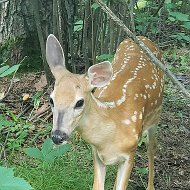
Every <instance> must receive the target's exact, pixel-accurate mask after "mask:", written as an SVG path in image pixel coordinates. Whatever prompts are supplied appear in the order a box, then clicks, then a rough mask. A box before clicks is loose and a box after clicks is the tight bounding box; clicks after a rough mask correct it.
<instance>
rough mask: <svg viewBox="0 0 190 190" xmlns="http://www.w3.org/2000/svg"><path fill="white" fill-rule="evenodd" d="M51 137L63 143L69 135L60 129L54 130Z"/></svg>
mask: <svg viewBox="0 0 190 190" xmlns="http://www.w3.org/2000/svg"><path fill="white" fill-rule="evenodd" d="M51 138H52V141H53V143H55V144H61V143H62V142H63V141H66V140H67V139H68V135H67V134H66V133H62V132H61V131H60V130H55V131H52V134H51Z"/></svg>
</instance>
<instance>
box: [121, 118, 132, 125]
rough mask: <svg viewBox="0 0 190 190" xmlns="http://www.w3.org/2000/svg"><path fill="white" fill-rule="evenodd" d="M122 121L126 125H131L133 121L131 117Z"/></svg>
mask: <svg viewBox="0 0 190 190" xmlns="http://www.w3.org/2000/svg"><path fill="white" fill-rule="evenodd" d="M122 123H124V124H126V125H130V124H131V121H130V120H129V119H125V120H123V121H122Z"/></svg>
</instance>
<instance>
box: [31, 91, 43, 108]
mask: <svg viewBox="0 0 190 190" xmlns="http://www.w3.org/2000/svg"><path fill="white" fill-rule="evenodd" d="M42 94H43V91H38V92H36V94H34V96H33V97H32V100H33V101H34V108H35V109H38V108H39V105H40V98H41V95H42Z"/></svg>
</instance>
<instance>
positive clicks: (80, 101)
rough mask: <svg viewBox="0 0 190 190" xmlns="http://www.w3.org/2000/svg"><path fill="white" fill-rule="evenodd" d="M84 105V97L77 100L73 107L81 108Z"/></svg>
mask: <svg viewBox="0 0 190 190" xmlns="http://www.w3.org/2000/svg"><path fill="white" fill-rule="evenodd" d="M83 105H84V99H81V100H79V101H78V102H77V103H76V104H75V109H77V108H81V107H82V106H83Z"/></svg>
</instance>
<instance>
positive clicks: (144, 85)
mask: <svg viewBox="0 0 190 190" xmlns="http://www.w3.org/2000/svg"><path fill="white" fill-rule="evenodd" d="M138 38H139V39H140V40H141V41H143V42H144V44H145V45H146V46H147V47H148V48H149V49H150V50H151V51H152V52H153V53H154V54H155V55H156V56H157V58H158V59H160V60H161V53H160V52H159V50H158V48H157V47H156V45H155V44H154V43H153V42H151V41H150V40H149V39H148V38H145V37H138ZM46 58H47V62H48V64H49V66H50V69H51V71H52V73H53V75H54V77H55V86H54V90H53V92H52V94H51V95H50V103H51V104H52V111H53V129H52V133H51V135H52V140H53V142H54V143H55V144H60V143H63V142H65V141H67V139H68V138H69V136H70V135H71V133H72V132H73V131H74V130H77V131H78V132H79V133H80V134H81V136H82V138H83V139H84V140H85V141H87V142H88V143H90V144H91V145H92V150H93V159H94V184H93V189H94V190H103V189H104V183H105V175H106V166H107V165H110V164H116V163H118V172H117V177H116V181H115V185H114V189H116V190H125V189H126V188H127V185H128V181H129V177H130V174H131V170H132V168H133V162H134V156H135V152H136V149H137V145H138V141H139V139H140V138H141V136H142V133H143V132H145V131H147V133H148V159H149V176H148V187H147V189H148V190H154V184H153V181H154V156H155V152H156V126H157V124H158V122H159V117H160V112H161V107H162V106H161V104H162V94H163V86H164V73H163V72H162V71H161V69H159V68H158V67H156V66H155V65H154V64H153V63H152V62H151V61H150V60H149V58H148V57H147V56H146V54H145V53H144V52H143V51H142V50H141V48H140V47H139V46H138V45H136V44H135V43H134V42H133V41H132V40H131V39H126V40H124V41H123V42H121V44H120V45H119V47H118V49H117V51H116V54H115V56H114V59H113V62H112V64H111V63H110V62H108V61H104V62H101V63H98V64H95V65H93V66H91V67H90V68H89V69H88V72H87V73H86V74H82V75H79V74H73V73H71V72H69V71H68V70H67V69H66V67H65V58H64V53H63V49H62V47H61V45H60V43H59V41H58V40H57V39H56V37H55V36H54V35H52V34H50V35H49V36H48V38H47V43H46ZM95 88H96V89H95ZM94 89H95V90H94Z"/></svg>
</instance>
